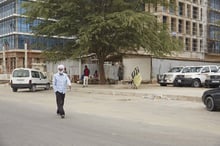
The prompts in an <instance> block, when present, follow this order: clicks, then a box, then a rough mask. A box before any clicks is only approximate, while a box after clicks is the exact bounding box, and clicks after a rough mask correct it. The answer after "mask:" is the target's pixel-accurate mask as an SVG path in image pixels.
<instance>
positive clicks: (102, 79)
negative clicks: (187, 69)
mask: <svg viewBox="0 0 220 146" xmlns="http://www.w3.org/2000/svg"><path fill="white" fill-rule="evenodd" d="M99 76H100V82H99V83H100V84H105V83H106V79H105V70H104V59H102V58H99Z"/></svg>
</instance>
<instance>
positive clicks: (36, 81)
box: [10, 68, 50, 92]
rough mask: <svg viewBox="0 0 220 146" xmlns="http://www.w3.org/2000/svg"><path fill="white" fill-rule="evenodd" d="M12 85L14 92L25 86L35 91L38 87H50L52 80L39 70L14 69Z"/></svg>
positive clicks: (47, 88)
mask: <svg viewBox="0 0 220 146" xmlns="http://www.w3.org/2000/svg"><path fill="white" fill-rule="evenodd" d="M10 85H11V88H12V90H13V92H17V90H18V89H24V88H29V89H30V90H31V91H33V92H34V91H36V89H37V88H44V89H46V90H49V89H50V82H49V80H48V79H47V77H46V76H45V75H44V74H43V73H42V72H40V71H39V70H35V69H30V68H16V69H14V70H13V72H12V75H11V79H10Z"/></svg>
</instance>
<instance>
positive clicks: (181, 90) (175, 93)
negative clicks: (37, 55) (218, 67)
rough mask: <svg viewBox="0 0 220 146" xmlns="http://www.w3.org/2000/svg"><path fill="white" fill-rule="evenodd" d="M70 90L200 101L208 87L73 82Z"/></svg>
mask: <svg viewBox="0 0 220 146" xmlns="http://www.w3.org/2000/svg"><path fill="white" fill-rule="evenodd" d="M72 90H73V91H77V92H86V93H98V94H108V95H121V96H133V97H140V98H149V99H167V100H187V101H198V102H201V96H202V94H203V92H204V91H206V90H208V88H193V87H172V86H167V87H161V86H160V85H158V84H142V85H141V86H140V87H139V88H138V89H132V88H131V86H130V85H128V84H114V85H89V86H88V87H85V88H83V87H82V85H81V84H73V85H72Z"/></svg>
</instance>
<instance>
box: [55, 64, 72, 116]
mask: <svg viewBox="0 0 220 146" xmlns="http://www.w3.org/2000/svg"><path fill="white" fill-rule="evenodd" d="M57 69H58V72H57V73H56V74H54V76H53V89H54V92H55V94H56V103H57V114H58V115H60V116H61V118H64V117H65V111H64V108H63V106H64V99H65V94H66V88H67V86H69V88H70V89H71V82H70V79H69V77H68V76H67V74H66V73H64V65H58V67H57Z"/></svg>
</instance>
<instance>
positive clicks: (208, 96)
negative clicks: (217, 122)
mask: <svg viewBox="0 0 220 146" xmlns="http://www.w3.org/2000/svg"><path fill="white" fill-rule="evenodd" d="M202 101H203V103H204V104H205V106H206V109H207V110H208V111H215V110H217V109H218V108H219V107H220V88H215V89H210V90H207V91H205V92H204V93H203V95H202Z"/></svg>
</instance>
